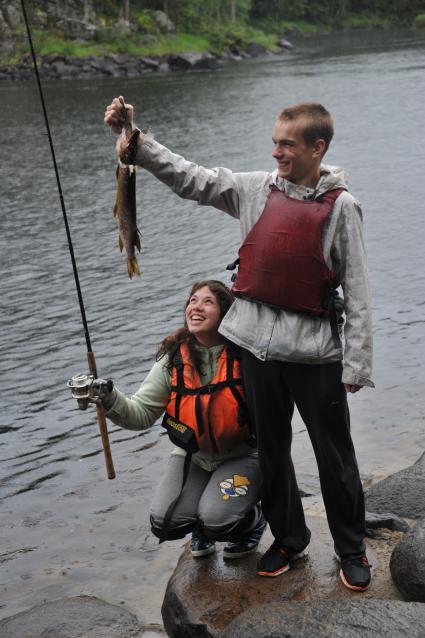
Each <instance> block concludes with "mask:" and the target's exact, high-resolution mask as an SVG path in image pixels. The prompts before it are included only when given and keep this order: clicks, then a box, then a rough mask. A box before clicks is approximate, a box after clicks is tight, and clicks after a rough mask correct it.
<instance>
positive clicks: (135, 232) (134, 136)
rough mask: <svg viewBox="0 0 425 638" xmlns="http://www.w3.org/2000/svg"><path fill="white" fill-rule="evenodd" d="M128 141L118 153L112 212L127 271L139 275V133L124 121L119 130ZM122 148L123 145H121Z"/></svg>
mask: <svg viewBox="0 0 425 638" xmlns="http://www.w3.org/2000/svg"><path fill="white" fill-rule="evenodd" d="M121 135H123V136H125V139H126V140H128V141H127V145H126V146H125V147H124V150H121V152H120V154H119V156H118V165H117V168H116V188H117V192H116V198H115V205H114V208H113V215H114V217H115V218H116V219H117V221H118V233H119V235H118V245H119V248H120V251H121V252H123V250H124V249H125V252H126V255H127V273H128V276H129V277H130V279H132V278H133V276H134V275H137V276H139V277H140V268H139V264H138V262H137V259H136V251H135V249H136V248H137V250H138V251H139V252H140V237H141V233H140V231H139V229H138V228H137V216H136V166H135V159H136V153H137V143H138V139H139V136H140V130H139V129H138V128H132V127H131V125H128V124H126V123H125V125H124V127H123V131H122V134H121ZM120 148H121V149H122V145H121V146H120Z"/></svg>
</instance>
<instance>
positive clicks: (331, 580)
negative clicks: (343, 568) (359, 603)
mask: <svg viewBox="0 0 425 638" xmlns="http://www.w3.org/2000/svg"><path fill="white" fill-rule="evenodd" d="M307 523H308V526H309V527H310V529H311V532H312V541H311V544H310V552H309V556H308V558H306V559H302V560H299V561H296V562H295V563H294V566H293V569H291V570H290V571H289V572H288V573H286V574H284V575H283V576H281V577H278V578H261V577H259V576H257V575H256V564H257V560H258V557H259V555H260V554H262V553H263V552H264V551H265V550H266V549H267V547H268V546H269V545H270V544H271V542H272V537H271V534H270V532H269V531H268V530H267V531H266V533H265V534H264V536H263V538H262V540H261V543H260V546H259V552H258V554H256V553H253V554H251V555H248V556H246V557H245V558H241V559H234V560H227V561H226V560H225V559H223V555H222V551H221V549H222V544H221V543H217V551H216V553H215V554H212V555H210V556H207V557H204V558H197V559H195V558H193V557H192V556H191V555H190V551H189V548H188V547H186V549H185V550H184V552H183V554H182V556H181V557H180V560H179V562H178V564H177V567H176V569H175V571H174V573H173V575H172V576H171V578H170V580H169V582H168V586H167V589H166V592H165V596H164V601H163V604H162V618H163V623H164V627H165V629H166V631H167V634H168V635H169V636H171V637H172V638H192V637H195V636H196V637H198V636H202V637H203V638H218V636H221V632H223V631H225V629H226V627H227V626H228V625H230V624H231V623H232V622H233V621H235V619H236V618H237V617H238V616H241V614H244V612H246V611H247V610H252V611H253V612H255V613H257V614H258V615H259V616H261V615H263V614H264V612H263V609H264V606H265V605H268V604H270V603H278V604H279V606H281V607H282V608H285V607H286V604H287V603H288V604H289V603H290V601H293V600H297V601H302V602H304V603H307V605H306V606H309V605H310V604H311V603H312V602H313V601H317V600H318V599H323V600H329V601H332V604H333V603H335V601H344V600H346V599H349V600H351V599H352V597H353V594H352V592H350V591H348V590H347V589H345V587H344V586H343V585H342V583H341V581H340V578H339V564H338V563H337V561H336V560H335V557H334V551H333V541H332V538H331V536H330V533H329V530H328V525H327V521H326V519H325V518H322V517H319V516H314V517H308V518H307ZM400 536H401V532H391V531H389V530H386V540H379V541H378V540H375V539H371V540H369V539H368V541H367V543H368V557H369V560H370V561H371V563H372V576H373V579H372V585H371V587H370V588H369V590H368V591H367V592H365V593H364V594H362V598H365V599H367V600H368V599H370V598H380V599H392V600H394V599H395V600H400V599H401V598H402V597H401V595H400V592H398V590H397V589H396V587H395V586H394V584H393V583H392V580H391V576H390V573H389V567H388V563H389V558H390V555H391V552H392V550H393V548H394V546H395V544H396V543H397V542H398V541H399V539H400ZM331 606H332V605H331ZM282 623H283V620H282ZM283 627H285V625H284V624H282V625H281V628H283ZM234 635H235V636H238V638H240V637H241V636H244V638H248V636H246V637H245V635H244V633H243V632H241V633H239V634H237V633H235V634H234ZM249 635H250V636H256V634H255V632H254V631H252V632H251V634H249ZM264 635H267V634H264ZM276 635H279V636H282V635H283V634H282V633H281V634H276ZM310 636H314V638H316V634H314V633H310Z"/></svg>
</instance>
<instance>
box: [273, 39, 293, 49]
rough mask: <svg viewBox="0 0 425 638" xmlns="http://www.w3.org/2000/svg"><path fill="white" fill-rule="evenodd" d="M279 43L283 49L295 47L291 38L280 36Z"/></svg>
mask: <svg viewBox="0 0 425 638" xmlns="http://www.w3.org/2000/svg"><path fill="white" fill-rule="evenodd" d="M277 45H278V46H279V47H280V48H281V49H293V48H294V45H293V44H291V42H289V40H286V39H285V38H280V39H279V40H278V43H277Z"/></svg>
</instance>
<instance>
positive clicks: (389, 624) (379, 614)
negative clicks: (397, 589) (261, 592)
mask: <svg viewBox="0 0 425 638" xmlns="http://www.w3.org/2000/svg"><path fill="white" fill-rule="evenodd" d="M424 623H425V606H424V605H420V604H419V603H405V602H400V601H389V600H364V599H361V600H358V599H354V598H351V600H337V601H331V600H316V601H314V602H311V603H309V604H306V603H304V602H300V601H293V602H288V603H284V604H281V603H271V604H268V605H264V606H262V607H261V608H260V607H256V608H255V609H250V610H249V611H247V612H245V613H244V614H242V615H240V616H239V617H238V618H237V619H236V620H234V621H233V622H232V623H231V624H230V625H229V626H228V627H227V628H226V629H225V630H224V631H223V632H222V633H221V634H220V637H219V638H241V636H243V637H244V638H312V637H313V636H314V638H330V636H344V638H359V637H362V638H366V637H367V636H370V637H372V636H373V638H387V637H388V636H393V637H394V638H395V637H396V636H399V637H400V638H401V636H409V638H420V637H423V635H424V629H423V628H424Z"/></svg>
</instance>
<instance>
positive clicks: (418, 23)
mask: <svg viewBox="0 0 425 638" xmlns="http://www.w3.org/2000/svg"><path fill="white" fill-rule="evenodd" d="M413 26H414V27H415V28H418V29H424V28H425V13H420V14H419V15H417V16H415V18H414V20H413Z"/></svg>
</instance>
